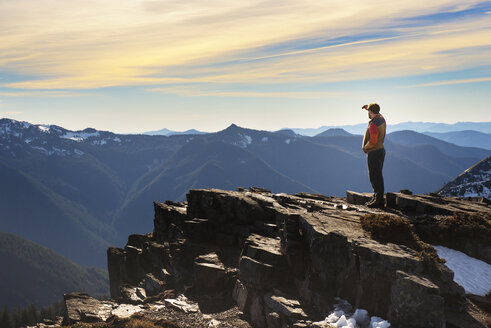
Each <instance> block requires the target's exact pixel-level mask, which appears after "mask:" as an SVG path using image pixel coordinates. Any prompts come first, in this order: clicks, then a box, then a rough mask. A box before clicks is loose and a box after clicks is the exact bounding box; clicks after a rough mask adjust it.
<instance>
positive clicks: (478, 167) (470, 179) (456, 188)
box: [438, 156, 491, 199]
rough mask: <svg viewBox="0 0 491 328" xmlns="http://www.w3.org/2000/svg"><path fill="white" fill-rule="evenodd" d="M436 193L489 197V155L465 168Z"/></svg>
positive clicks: (490, 188)
mask: <svg viewBox="0 0 491 328" xmlns="http://www.w3.org/2000/svg"><path fill="white" fill-rule="evenodd" d="M438 193H439V194H440V195H442V196H458V197H486V198H487V199H491V156H490V157H487V158H485V159H483V160H482V161H480V162H478V163H477V164H475V165H474V166H472V167H470V168H468V169H467V170H465V171H464V172H463V173H462V174H460V175H459V176H458V177H456V178H455V179H454V180H452V181H450V182H448V183H447V184H446V185H444V186H443V188H441V189H440V190H439V191H438Z"/></svg>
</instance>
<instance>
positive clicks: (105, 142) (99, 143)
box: [92, 139, 107, 146]
mask: <svg viewBox="0 0 491 328" xmlns="http://www.w3.org/2000/svg"><path fill="white" fill-rule="evenodd" d="M92 143H93V144H94V145H98V146H103V145H105V144H107V141H106V140H105V139H101V140H94V141H93V142H92Z"/></svg>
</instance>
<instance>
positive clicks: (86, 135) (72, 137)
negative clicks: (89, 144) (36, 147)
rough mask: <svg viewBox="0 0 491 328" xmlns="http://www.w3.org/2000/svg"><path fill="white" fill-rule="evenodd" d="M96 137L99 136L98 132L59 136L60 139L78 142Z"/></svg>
mask: <svg viewBox="0 0 491 328" xmlns="http://www.w3.org/2000/svg"><path fill="white" fill-rule="evenodd" d="M97 136H99V131H96V132H90V133H87V132H67V133H65V134H64V135H62V136H60V138H63V139H69V140H73V141H77V142H80V141H84V140H85V139H87V138H90V137H97Z"/></svg>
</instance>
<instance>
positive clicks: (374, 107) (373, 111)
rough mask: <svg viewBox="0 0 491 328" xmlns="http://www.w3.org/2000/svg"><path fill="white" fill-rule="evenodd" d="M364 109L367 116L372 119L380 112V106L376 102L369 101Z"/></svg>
mask: <svg viewBox="0 0 491 328" xmlns="http://www.w3.org/2000/svg"><path fill="white" fill-rule="evenodd" d="M366 110H367V111H368V117H369V118H370V119H372V118H374V117H375V116H376V115H378V113H380V106H379V105H378V104H376V103H371V104H370V105H368V107H367V108H366Z"/></svg>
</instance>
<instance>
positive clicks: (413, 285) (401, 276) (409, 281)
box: [388, 271, 445, 328]
mask: <svg viewBox="0 0 491 328" xmlns="http://www.w3.org/2000/svg"><path fill="white" fill-rule="evenodd" d="M390 302H391V304H392V307H391V313H390V315H389V317H388V319H389V321H390V322H391V323H392V324H393V325H394V326H401V327H402V326H404V325H405V324H406V323H407V322H410V323H411V327H421V328H444V327H445V314H444V299H443V297H441V296H440V289H439V288H438V286H436V285H435V284H434V283H432V282H431V281H430V280H428V279H426V278H424V277H422V276H419V277H418V276H415V275H410V274H407V273H405V272H403V271H397V273H396V280H395V283H394V285H393V286H392V291H391V296H390Z"/></svg>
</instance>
